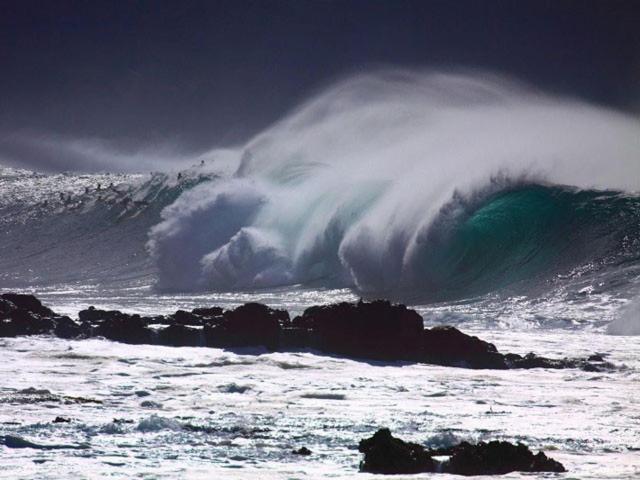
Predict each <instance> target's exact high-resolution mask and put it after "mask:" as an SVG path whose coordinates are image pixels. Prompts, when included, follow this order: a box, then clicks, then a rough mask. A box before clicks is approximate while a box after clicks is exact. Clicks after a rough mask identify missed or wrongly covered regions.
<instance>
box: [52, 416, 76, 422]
mask: <svg viewBox="0 0 640 480" xmlns="http://www.w3.org/2000/svg"><path fill="white" fill-rule="evenodd" d="M70 422H71V419H70V418H66V417H56V418H54V419H53V422H52V423H70Z"/></svg>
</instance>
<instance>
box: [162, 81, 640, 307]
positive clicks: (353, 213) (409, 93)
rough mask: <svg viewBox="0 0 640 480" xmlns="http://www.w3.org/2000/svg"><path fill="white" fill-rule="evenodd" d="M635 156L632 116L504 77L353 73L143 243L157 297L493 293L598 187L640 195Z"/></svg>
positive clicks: (550, 245) (553, 256) (559, 239)
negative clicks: (257, 292)
mask: <svg viewBox="0 0 640 480" xmlns="http://www.w3.org/2000/svg"><path fill="white" fill-rule="evenodd" d="M638 152H640V122H638V121H637V120H636V119H634V118H632V117H629V116H625V115H623V114H621V113H618V112H615V111H612V110H607V109H604V108H600V107H596V106H593V105H589V104H586V103H584V102H580V101H577V100H571V99H564V98H559V97H553V96H550V95H546V94H543V93H541V92H538V91H535V90H533V89H531V88H529V87H527V86H525V85H522V84H519V83H517V82H514V81H512V80H509V79H505V78H502V77H496V76H489V75H482V74H478V73H473V72H471V73H456V74H453V73H439V72H408V71H385V72H377V73H372V74H366V75H358V76H356V77H352V78H348V79H346V80H344V81H342V82H339V83H338V84H336V85H334V86H332V87H331V88H329V89H328V90H326V91H324V92H322V93H320V94H318V95H317V96H315V97H314V98H312V99H310V100H309V101H308V102H306V103H305V104H303V105H301V106H300V107H299V108H298V109H297V110H295V111H294V112H292V113H291V114H290V115H288V116H287V117H286V118H284V119H283V120H281V121H280V122H278V123H276V124H275V125H273V126H272V127H271V128H269V129H267V130H266V131H264V132H262V133H261V134H259V135H257V136H256V137H255V138H253V139H252V140H251V141H250V142H248V143H247V144H246V145H245V146H243V147H242V148H240V149H238V150H237V152H236V155H237V158H238V161H239V167H238V169H237V171H236V173H235V174H234V175H232V176H230V177H229V178H227V179H223V180H219V181H214V182H210V183H208V184H205V185H200V186H198V187H196V188H194V189H193V190H191V191H190V192H188V193H186V194H184V195H183V196H182V197H180V198H179V199H178V200H177V201H176V202H175V203H174V204H173V205H171V206H170V207H169V208H167V209H166V210H165V211H164V212H163V214H162V216H163V221H162V222H161V223H160V224H159V225H157V226H156V227H154V228H153V229H152V230H151V232H150V240H149V248H150V251H151V254H152V256H153V258H154V259H155V261H156V263H157V265H158V266H159V281H158V287H159V288H161V289H169V290H219V291H228V290H234V289H253V288H259V287H274V286H279V285H290V284H305V285H315V286H318V285H320V286H332V287H333V286H341V287H344V286H347V287H351V288H353V289H354V290H356V291H358V292H360V293H361V294H365V295H386V296H390V297H394V298H400V299H407V298H438V297H441V296H444V297H446V296H449V297H452V296H453V297H455V296H457V295H461V294H462V292H464V293H465V294H468V293H469V292H476V291H481V290H483V289H484V290H487V289H488V290H491V289H493V288H498V287H499V286H501V285H503V284H505V283H509V282H512V281H514V280H518V279H523V278H526V277H527V276H529V275H531V274H535V273H538V272H540V271H548V270H549V268H551V267H553V263H554V262H555V261H556V260H557V259H561V258H563V255H562V254H563V252H565V251H566V249H567V248H568V245H567V242H568V241H570V238H571V237H570V236H569V230H568V229H567V226H568V225H574V226H575V222H573V220H574V219H575V218H576V215H577V211H578V210H579V209H580V208H581V207H580V202H582V201H587V202H590V201H592V200H594V201H595V199H597V198H598V192H597V190H598V189H603V190H606V191H609V192H610V193H611V195H613V196H615V195H616V194H614V193H613V192H611V191H612V190H615V191H617V192H623V191H627V192H633V191H637V190H638V189H640V162H639V161H638V160H639V159H638V154H639V153H638ZM580 189H589V190H590V191H591V193H590V194H589V195H590V196H589V198H587V199H584V198H581V197H580V196H579V192H580ZM563 192H565V193H563ZM572 195H577V196H575V197H572ZM611 198H613V197H611ZM612 202H614V203H615V201H614V200H612ZM634 208H635V207H629V208H628V209H627V210H625V212H627V214H629V215H632V213H629V212H635V210H634ZM576 209H577V210H576ZM622 214H624V212H623V213H622ZM594 215H595V217H594V218H596V217H597V218H601V216H600V217H598V215H596V214H594ZM628 220H629V221H637V217H633V215H632V217H631V218H629V219H628ZM585 222H586V224H589V225H593V224H594V222H595V220H594V219H593V218H589V219H586V220H585ZM578 223H579V222H578ZM596 223H597V222H596ZM586 224H583V223H580V225H579V228H580V229H582V228H586V227H585V226H584V225H586ZM603 228H605V227H603V226H602V225H600V224H598V225H596V227H594V229H593V230H589V232H592V233H593V232H596V231H601V230H602V229H603ZM609 240H611V239H609ZM615 240H616V242H617V241H618V239H617V237H616V239H615ZM505 248H506V254H505V255H504V256H503V255H502V254H503V253H504V252H505V250H504V249H505ZM615 248H617V244H616V243H615V242H609V243H608V244H607V249H608V250H607V255H608V254H609V253H611V252H610V250H611V249H615ZM603 255H604V253H603ZM574 260H575V261H574V262H573V263H574V264H575V263H576V262H578V263H580V262H581V261H588V260H591V259H590V258H588V255H587V257H585V258H575V259H574ZM487 280H490V281H487ZM461 287H464V288H461ZM452 290H455V291H456V292H457V293H456V292H453V293H452Z"/></svg>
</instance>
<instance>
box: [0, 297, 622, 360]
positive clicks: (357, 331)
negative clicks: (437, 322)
mask: <svg viewBox="0 0 640 480" xmlns="http://www.w3.org/2000/svg"><path fill="white" fill-rule="evenodd" d="M79 318H80V321H81V323H80V324H77V323H76V322H74V321H73V320H71V319H70V318H69V317H63V316H57V315H56V314H55V313H54V312H53V311H52V310H51V309H49V308H47V307H45V306H43V305H42V303H40V301H39V300H38V299H37V298H36V297H34V296H33V295H19V294H12V293H6V294H3V295H0V337H14V336H17V335H41V334H50V333H53V334H54V335H56V336H58V337H61V338H76V337H81V336H82V337H92V336H103V337H105V338H107V339H110V340H115V341H119V342H124V343H131V344H153V343H160V344H162V345H171V346H205V345H206V346H209V347H219V348H237V347H252V346H264V347H266V348H267V349H269V350H272V351H275V350H292V349H306V348H314V349H317V350H320V351H324V352H327V353H333V354H338V355H346V356H350V357H355V358H363V359H371V360H386V361H410V362H423V363H429V364H437V365H445V366H455V367H465V368H490V369H505V368H580V369H583V370H586V371H604V370H610V369H613V368H615V366H614V365H612V364H611V363H609V362H605V361H604V358H603V356H602V355H598V354H596V355H592V356H591V357H589V358H573V359H571V358H569V359H567V358H565V359H548V358H544V357H539V356H537V355H535V354H533V353H531V354H528V355H525V356H521V355H516V354H501V353H500V352H498V351H497V349H496V347H495V346H494V345H493V344H491V343H488V342H485V341H483V340H481V339H479V338H477V337H474V336H470V335H467V334H464V333H462V332H461V331H459V330H458V329H456V328H454V327H448V326H443V327H434V328H430V329H424V327H423V322H422V317H421V316H420V315H419V314H418V313H417V312H415V311H414V310H411V309H408V308H407V307H405V306H404V305H393V304H391V303H390V302H388V301H384V300H378V301H374V302H362V301H360V302H358V303H346V302H343V303H338V304H334V305H325V306H314V307H310V308H308V309H306V310H305V311H304V313H303V314H302V315H301V316H299V317H296V318H295V319H294V320H293V321H290V319H289V314H288V312H286V311H285V310H277V309H272V308H269V307H267V306H266V305H262V304H259V303H247V304H245V305H241V306H239V307H237V308H236V309H234V310H228V311H223V310H222V309H221V308H220V307H208V308H200V309H198V308H196V309H193V310H192V311H191V312H187V311H184V310H178V311H177V312H176V313H174V314H173V315H169V316H166V317H165V316H162V315H158V316H154V317H141V316H140V315H136V314H133V315H131V314H126V313H123V312H120V311H118V310H99V309H96V308H95V307H89V308H88V309H86V310H83V311H81V312H80V313H79ZM151 324H160V325H168V327H167V328H165V329H163V330H160V331H159V333H158V334H157V335H156V333H155V332H154V330H152V329H151V328H149V325H151ZM191 327H201V328H202V329H197V328H191Z"/></svg>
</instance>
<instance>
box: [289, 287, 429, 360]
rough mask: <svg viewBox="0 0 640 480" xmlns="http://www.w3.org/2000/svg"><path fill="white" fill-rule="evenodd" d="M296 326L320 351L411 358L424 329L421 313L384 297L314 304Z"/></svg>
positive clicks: (359, 355) (382, 357) (402, 358)
mask: <svg viewBox="0 0 640 480" xmlns="http://www.w3.org/2000/svg"><path fill="white" fill-rule="evenodd" d="M293 326H294V328H297V329H301V330H306V331H308V332H309V336H310V337H311V339H312V345H310V346H312V347H314V348H317V349H319V350H322V351H326V352H331V353H337V354H341V355H349V356H353V357H361V358H371V359H379V360H411V359H412V357H415V355H416V352H417V351H418V348H419V344H420V336H421V334H422V330H423V322H422V317H421V316H420V315H418V313H416V312H415V311H414V310H410V309H408V308H407V307H405V306H404V305H393V304H391V303H390V302H388V301H384V300H377V301H374V302H370V303H369V302H362V301H361V302H358V303H346V302H343V303H338V304H334V305H326V306H314V307H310V308H307V309H306V310H305V311H304V313H303V314H302V315H301V316H299V317H296V318H295V319H294V320H293Z"/></svg>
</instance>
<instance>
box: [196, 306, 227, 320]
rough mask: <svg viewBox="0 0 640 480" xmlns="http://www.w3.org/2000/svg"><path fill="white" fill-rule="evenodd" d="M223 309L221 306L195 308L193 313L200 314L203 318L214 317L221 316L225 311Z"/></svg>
mask: <svg viewBox="0 0 640 480" xmlns="http://www.w3.org/2000/svg"><path fill="white" fill-rule="evenodd" d="M223 311H224V310H223V309H222V308H220V307H208V308H194V309H193V310H191V313H193V314H194V315H198V316H199V317H202V318H214V317H219V316H220V315H222V313H223Z"/></svg>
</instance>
